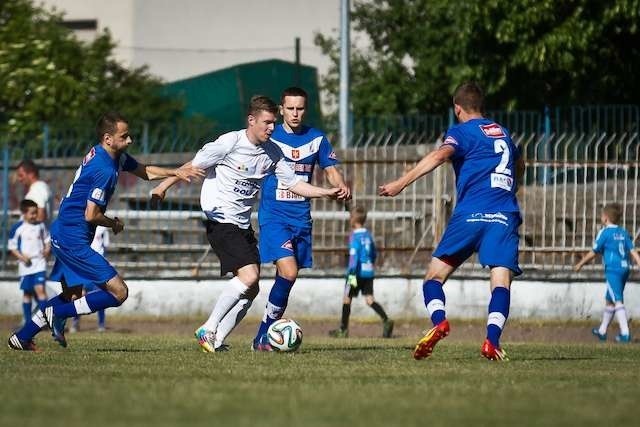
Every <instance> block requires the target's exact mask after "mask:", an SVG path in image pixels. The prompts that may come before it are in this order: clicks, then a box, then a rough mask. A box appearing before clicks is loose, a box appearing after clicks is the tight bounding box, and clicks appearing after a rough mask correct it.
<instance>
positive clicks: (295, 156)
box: [291, 150, 300, 160]
mask: <svg viewBox="0 0 640 427" xmlns="http://www.w3.org/2000/svg"><path fill="white" fill-rule="evenodd" d="M291 158H292V159H293V160H298V159H299V158H300V150H291Z"/></svg>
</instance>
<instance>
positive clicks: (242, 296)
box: [152, 96, 340, 352]
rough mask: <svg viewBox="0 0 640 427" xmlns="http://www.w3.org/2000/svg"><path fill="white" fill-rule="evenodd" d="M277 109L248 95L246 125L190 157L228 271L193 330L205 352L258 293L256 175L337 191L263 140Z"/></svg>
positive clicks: (316, 193) (319, 191)
mask: <svg viewBox="0 0 640 427" xmlns="http://www.w3.org/2000/svg"><path fill="white" fill-rule="evenodd" d="M277 113H278V107H277V105H276V104H275V103H274V102H273V101H272V100H271V99H269V98H267V97H265V96H254V97H252V98H251V102H250V103H249V109H248V115H247V128H246V129H241V130H238V131H234V132H229V133H226V134H224V135H222V136H220V137H219V138H218V139H216V140H215V141H213V142H209V143H207V144H205V145H204V146H203V147H202V148H201V149H200V150H199V151H198V152H197V153H196V155H195V157H194V158H193V160H192V161H191V162H190V163H191V165H193V166H197V167H199V168H203V169H206V171H207V175H206V178H205V180H204V182H203V184H202V190H201V193H200V204H201V206H202V210H203V212H204V213H205V215H206V216H207V224H206V225H207V237H208V239H209V243H210V244H211V247H212V248H213V251H214V252H215V253H216V255H217V256H218V258H219V259H220V265H221V274H222V275H225V274H226V273H229V272H230V273H232V274H233V278H232V279H231V280H229V284H228V286H227V287H226V288H225V290H224V291H223V292H222V294H221V295H220V297H219V298H218V300H217V302H216V305H215V307H214V308H213V311H212V312H211V315H210V316H209V319H208V320H207V321H206V322H205V323H204V324H203V325H202V326H201V327H199V328H198V329H197V330H196V332H195V336H196V339H197V340H198V344H199V345H200V347H201V348H202V350H203V351H205V352H214V351H226V350H227V349H228V347H227V346H226V345H225V344H224V340H225V338H226V337H227V336H228V335H229V333H230V332H231V331H232V330H233V328H235V326H236V325H237V324H238V323H240V321H241V320H242V319H243V318H244V316H245V314H246V313H247V310H248V309H249V307H250V306H251V303H252V302H253V299H254V298H255V297H256V295H257V294H258V290H259V288H258V280H259V275H260V255H259V253H258V246H257V244H258V242H257V240H256V238H255V237H254V233H253V229H252V227H251V222H250V219H251V209H252V207H253V205H254V204H255V202H256V197H257V194H258V191H259V190H260V184H261V182H262V179H263V178H264V177H265V176H267V175H268V174H271V173H275V174H276V176H277V177H278V180H279V181H280V184H281V186H282V188H283V189H284V190H289V191H291V192H293V193H295V194H297V195H300V196H303V197H327V198H337V197H339V194H340V189H339V188H330V189H326V188H321V187H316V186H314V185H311V184H308V183H307V182H305V181H304V180H303V179H301V178H300V177H299V176H297V175H296V174H295V173H294V171H293V169H291V167H290V166H289V165H288V164H287V162H286V159H285V158H284V155H283V153H282V151H281V150H280V148H279V147H278V146H277V145H276V144H275V143H273V142H272V141H270V140H269V137H270V136H271V134H272V132H273V129H274V126H275V123H276V114H277ZM187 164H189V163H187ZM176 182H177V180H174V179H172V178H169V179H166V180H164V181H163V182H162V183H161V184H160V185H158V186H157V187H156V188H155V189H154V190H152V195H154V197H157V198H160V199H162V198H164V195H165V193H166V190H167V189H168V188H169V187H170V186H171V185H173V184H174V183H176Z"/></svg>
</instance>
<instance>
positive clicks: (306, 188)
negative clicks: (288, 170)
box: [289, 181, 340, 199]
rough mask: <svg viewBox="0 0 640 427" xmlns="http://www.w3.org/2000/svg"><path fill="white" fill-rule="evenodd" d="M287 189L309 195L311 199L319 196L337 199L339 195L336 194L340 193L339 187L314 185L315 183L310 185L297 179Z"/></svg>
mask: <svg viewBox="0 0 640 427" xmlns="http://www.w3.org/2000/svg"><path fill="white" fill-rule="evenodd" d="M289 190H290V191H291V192H293V193H296V194H297V195H299V196H303V197H309V198H312V199H314V198H321V197H324V198H327V199H337V198H338V197H339V196H338V195H339V194H340V189H339V188H338V187H334V188H322V187H316V186H315V185H311V184H309V183H307V182H305V181H298V182H297V183H295V184H294V185H293V186H292V187H289Z"/></svg>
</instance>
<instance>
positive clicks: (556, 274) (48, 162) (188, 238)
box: [0, 132, 640, 279]
mask: <svg viewBox="0 0 640 427" xmlns="http://www.w3.org/2000/svg"><path fill="white" fill-rule="evenodd" d="M370 138H371V141H370V142H369V143H367V142H364V143H363V144H360V145H359V146H357V147H352V148H349V149H347V150H342V151H339V153H338V155H339V157H340V159H341V161H342V166H341V167H342V169H343V171H344V174H345V177H346V179H347V181H348V182H349V184H350V185H351V187H352V189H353V200H352V202H351V204H352V205H355V204H362V205H364V206H365V207H366V208H367V209H368V210H369V212H370V213H369V219H368V221H367V225H368V227H369V228H370V229H371V231H372V233H373V235H374V236H375V239H376V243H377V244H378V246H379V249H380V254H381V256H380V262H379V264H380V265H379V267H378V272H379V274H418V275H421V274H423V272H424V269H425V267H426V264H427V263H428V260H429V259H430V256H431V252H432V251H433V249H434V246H435V245H436V244H437V242H438V240H439V238H440V236H441V235H442V232H443V230H444V227H445V225H446V222H447V220H448V218H449V216H450V214H451V212H452V209H453V206H454V205H455V191H454V187H455V184H454V178H453V175H452V171H451V168H450V167H449V166H448V165H444V166H443V167H441V168H439V169H437V170H436V171H435V172H434V173H432V174H429V175H427V176H426V177H424V178H422V179H420V180H418V181H417V182H416V183H414V184H413V185H412V186H410V187H409V188H407V189H405V190H404V191H403V192H402V193H401V194H400V195H399V196H397V197H395V198H381V197H378V196H377V188H378V186H379V185H380V184H382V183H384V182H387V181H389V180H391V179H394V178H396V177H397V176H399V175H400V174H402V173H403V172H404V171H405V170H407V169H408V168H410V167H412V166H413V165H415V164H416V162H417V161H419V160H420V159H421V158H422V157H423V156H424V155H425V154H426V153H427V152H428V151H429V150H431V149H432V148H433V147H434V145H433V144H432V143H431V142H433V141H431V140H429V139H428V137H427V136H426V135H425V134H412V133H406V134H404V136H397V137H396V136H394V135H393V134H391V135H390V134H389V133H384V134H379V135H371V136H370ZM515 140H516V141H517V143H518V144H519V145H520V147H521V150H522V153H523V156H524V159H525V161H526V164H527V172H526V180H525V185H524V186H523V187H522V188H521V190H520V193H519V200H520V204H521V209H522V212H523V224H522V227H521V229H520V234H521V244H520V249H521V263H522V266H523V268H524V270H525V272H526V275H527V277H547V278H550V277H551V278H563V279H567V278H570V277H573V278H586V277H590V278H597V277H600V274H601V267H600V266H599V264H597V263H596V264H593V265H591V266H588V267H587V268H586V269H585V270H584V273H582V275H581V276H572V273H571V271H572V270H571V266H572V265H573V264H574V263H575V261H576V260H577V258H578V256H579V255H581V254H582V253H583V252H584V251H587V250H588V249H589V248H590V246H591V242H592V241H593V239H594V237H595V235H596V233H597V231H598V230H599V228H600V224H599V222H600V213H599V212H600V208H601V206H602V204H603V203H609V202H614V201H615V202H618V203H621V204H622V206H623V208H624V209H623V218H622V225H624V226H625V227H626V228H627V229H628V230H629V231H630V232H631V233H632V235H633V236H634V238H635V239H637V238H638V237H640V224H638V214H639V213H640V212H639V206H638V204H639V197H640V189H639V188H638V187H639V184H638V179H639V178H640V177H639V170H638V167H639V164H638V159H639V157H640V138H639V136H638V132H632V133H624V134H620V135H615V134H611V135H609V134H606V133H561V134H545V133H530V134H518V135H516V136H515ZM373 141H376V143H374V142H373ZM378 141H384V143H377V142H378ZM406 141H411V143H410V144H405V142H406ZM13 150H19V151H20V154H28V153H27V151H26V150H24V149H23V148H18V149H10V148H8V147H5V149H4V150H3V153H2V154H3V160H2V169H1V170H2V173H1V176H0V179H1V180H2V181H1V183H0V184H1V185H0V186H1V187H2V188H3V194H2V211H1V212H0V213H2V224H1V230H0V231H1V232H2V239H3V241H2V247H3V251H2V266H1V267H2V272H1V273H2V274H4V275H15V273H16V268H15V262H14V261H13V260H12V259H10V258H8V257H7V252H6V236H7V233H8V228H9V226H10V225H11V223H12V222H13V221H15V220H16V219H17V216H16V212H17V211H16V210H17V206H18V203H19V201H20V199H21V198H22V196H23V194H24V189H23V188H22V187H21V186H20V185H18V184H16V183H15V182H13V181H11V179H12V176H13V175H14V173H13V172H14V168H15V165H16V164H17V160H15V159H16V158H17V157H16V156H15V151H13ZM83 154H84V151H78V152H75V153H74V157H64V156H61V157H58V158H49V159H36V162H37V163H39V164H40V166H41V168H42V169H41V177H42V178H43V179H44V180H46V181H47V182H48V183H49V184H50V186H51V187H52V189H53V192H54V194H55V198H56V205H55V206H54V208H57V205H58V204H59V201H60V197H61V195H62V194H64V193H65V192H66V189H67V187H68V185H69V184H70V182H71V181H72V179H73V174H74V172H75V170H76V168H77V165H78V164H79V162H80V159H81V156H82V155H83ZM75 156H77V157H75ZM190 157H191V154H190V153H182V154H180V153H177V154H176V153H174V154H155V155H144V154H141V155H139V156H138V158H139V160H141V161H143V162H146V163H153V164H160V165H167V166H169V165H178V164H182V163H183V162H185V161H187V160H189V159H190ZM315 182H316V183H323V179H322V173H321V172H317V173H316V177H315ZM153 185H154V184H153V183H148V182H143V181H140V180H138V179H136V178H135V177H132V176H131V175H129V174H121V177H120V182H119V185H118V189H117V191H116V194H115V195H114V197H113V198H112V202H111V204H110V206H109V209H110V212H111V214H113V213H117V214H118V216H119V217H121V218H122V219H123V220H124V221H125V224H126V229H125V232H124V233H121V234H118V235H117V236H112V237H113V239H112V242H113V246H112V247H111V248H109V249H108V250H107V253H108V257H109V259H110V260H111V261H112V262H113V263H114V264H115V265H116V266H117V267H118V269H119V270H121V271H122V272H123V273H125V274H127V275H128V276H145V277H159V276H169V277H178V276H180V275H185V276H189V275H190V274H191V273H190V272H191V270H192V269H194V268H198V269H199V273H200V274H202V275H217V274H218V270H217V260H216V258H215V257H214V256H213V255H212V254H210V255H207V256H205V257H202V255H203V253H204V252H205V250H206V248H207V247H208V243H207V240H206V237H205V233H204V229H203V227H202V216H201V213H200V210H199V192H200V187H199V185H197V184H195V185H188V184H179V185H178V186H176V187H175V188H174V189H172V192H171V193H170V195H169V198H168V200H167V201H166V202H165V203H163V204H162V205H161V206H160V207H152V206H150V205H149V201H148V193H149V189H150V188H151V187H152V186H153ZM312 212H313V217H314V259H315V261H314V265H315V268H314V270H313V271H315V272H324V273H326V272H333V273H335V274H339V273H340V272H342V271H343V268H344V265H345V263H346V255H347V252H346V244H347V238H348V234H349V228H348V221H347V220H346V218H347V213H346V212H347V206H345V205H344V204H341V203H337V202H333V201H329V200H314V201H313V203H312ZM107 213H108V214H109V212H107ZM256 229H257V228H256ZM496 250H499V248H496ZM460 274H470V275H480V274H483V275H484V273H482V272H481V270H480V267H479V265H478V264H477V262H476V260H475V258H473V259H471V260H469V262H467V263H466V264H465V265H463V267H462V269H461V273H460Z"/></svg>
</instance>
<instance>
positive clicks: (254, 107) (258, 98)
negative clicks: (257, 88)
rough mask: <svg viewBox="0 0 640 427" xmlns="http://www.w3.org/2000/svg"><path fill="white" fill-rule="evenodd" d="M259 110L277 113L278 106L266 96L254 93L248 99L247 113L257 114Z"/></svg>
mask: <svg viewBox="0 0 640 427" xmlns="http://www.w3.org/2000/svg"><path fill="white" fill-rule="evenodd" d="M261 111H268V112H269V113H273V114H278V106H277V105H276V103H275V102H273V101H272V100H271V98H269V97H268V96H264V95H255V96H252V97H251V101H249V108H248V109H247V114H248V115H250V116H254V117H255V116H257V115H258V113H260V112H261Z"/></svg>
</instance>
